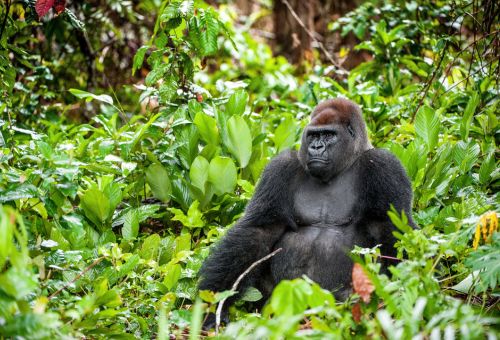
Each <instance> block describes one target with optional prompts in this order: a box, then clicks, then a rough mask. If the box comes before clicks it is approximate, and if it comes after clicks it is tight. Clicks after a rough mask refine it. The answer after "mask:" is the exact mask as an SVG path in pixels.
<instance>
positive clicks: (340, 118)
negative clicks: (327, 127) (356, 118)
mask: <svg viewBox="0 0 500 340" xmlns="http://www.w3.org/2000/svg"><path fill="white" fill-rule="evenodd" d="M359 111H360V110H359V108H358V107H357V106H356V105H355V104H353V103H352V102H351V101H349V100H347V99H344V98H335V99H330V100H327V101H325V102H323V103H321V104H319V105H318V106H317V107H316V109H315V110H314V111H313V113H312V114H311V124H312V125H324V124H331V123H341V124H349V123H350V121H351V118H352V116H353V115H355V114H356V113H359Z"/></svg>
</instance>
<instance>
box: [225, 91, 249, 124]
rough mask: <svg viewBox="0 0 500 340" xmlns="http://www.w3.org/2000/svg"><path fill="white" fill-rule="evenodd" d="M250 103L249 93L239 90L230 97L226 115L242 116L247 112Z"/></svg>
mask: <svg viewBox="0 0 500 340" xmlns="http://www.w3.org/2000/svg"><path fill="white" fill-rule="evenodd" d="M247 101H248V93H246V91H245V90H238V91H236V92H235V93H233V94H232V95H231V97H229V100H228V101H227V104H226V114H227V115H228V116H229V117H231V116H234V115H236V116H241V115H242V114H243V112H245V107H246V105H247Z"/></svg>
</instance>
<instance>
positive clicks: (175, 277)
mask: <svg viewBox="0 0 500 340" xmlns="http://www.w3.org/2000/svg"><path fill="white" fill-rule="evenodd" d="M181 269H182V267H181V265H180V264H177V263H176V264H174V263H169V264H168V265H167V266H166V269H165V271H166V274H165V278H164V279H163V283H164V284H165V286H167V288H168V289H169V290H170V289H172V288H174V286H175V285H176V284H177V281H179V278H180V277H181Z"/></svg>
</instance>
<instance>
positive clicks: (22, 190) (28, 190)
mask: <svg viewBox="0 0 500 340" xmlns="http://www.w3.org/2000/svg"><path fill="white" fill-rule="evenodd" d="M37 196H38V191H37V189H36V187H35V186H34V185H33V184H29V183H23V184H21V185H18V186H16V187H14V188H10V189H7V190H5V191H4V192H2V193H0V203H4V202H8V201H15V200H18V199H23V198H33V197H37Z"/></svg>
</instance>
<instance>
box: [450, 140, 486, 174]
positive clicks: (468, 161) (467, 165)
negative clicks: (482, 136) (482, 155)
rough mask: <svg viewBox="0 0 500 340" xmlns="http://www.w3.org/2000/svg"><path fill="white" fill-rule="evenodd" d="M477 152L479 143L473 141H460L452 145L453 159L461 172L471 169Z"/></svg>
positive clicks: (475, 160)
mask: <svg viewBox="0 0 500 340" xmlns="http://www.w3.org/2000/svg"><path fill="white" fill-rule="evenodd" d="M479 152H480V148H479V145H478V144H476V143H474V142H473V141H470V142H469V143H465V142H464V141H460V142H458V143H457V144H455V146H454V147H453V159H454V160H455V163H456V164H457V165H458V167H459V168H460V171H461V172H462V173H467V172H469V171H470V170H471V169H472V166H473V165H474V164H475V163H476V162H477V159H478V157H479Z"/></svg>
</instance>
